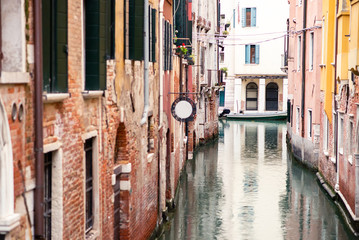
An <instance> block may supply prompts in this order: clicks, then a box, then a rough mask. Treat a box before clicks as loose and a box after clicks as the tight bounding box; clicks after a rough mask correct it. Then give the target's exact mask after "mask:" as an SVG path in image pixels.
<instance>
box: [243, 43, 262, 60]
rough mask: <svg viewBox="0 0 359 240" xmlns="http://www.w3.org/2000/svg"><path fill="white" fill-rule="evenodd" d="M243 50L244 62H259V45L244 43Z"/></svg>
mask: <svg viewBox="0 0 359 240" xmlns="http://www.w3.org/2000/svg"><path fill="white" fill-rule="evenodd" d="M245 51H246V53H245V55H246V56H245V63H246V64H259V45H246V46H245Z"/></svg>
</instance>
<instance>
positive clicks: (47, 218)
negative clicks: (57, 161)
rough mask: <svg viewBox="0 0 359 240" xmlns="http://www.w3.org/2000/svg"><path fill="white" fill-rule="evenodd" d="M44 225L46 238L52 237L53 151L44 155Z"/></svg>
mask: <svg viewBox="0 0 359 240" xmlns="http://www.w3.org/2000/svg"><path fill="white" fill-rule="evenodd" d="M44 169H45V174H44V180H45V181H44V225H45V239H51V219H52V214H51V210H52V205H51V202H52V152H49V153H46V154H45V156H44Z"/></svg>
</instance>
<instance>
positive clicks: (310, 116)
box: [307, 109, 313, 139]
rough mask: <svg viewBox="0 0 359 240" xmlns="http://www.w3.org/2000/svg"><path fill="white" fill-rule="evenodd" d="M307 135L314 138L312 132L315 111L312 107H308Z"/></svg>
mask: <svg viewBox="0 0 359 240" xmlns="http://www.w3.org/2000/svg"><path fill="white" fill-rule="evenodd" d="M307 121H308V122H307V126H308V127H307V137H308V138H309V139H312V137H313V136H312V132H313V111H312V109H308V119H307Z"/></svg>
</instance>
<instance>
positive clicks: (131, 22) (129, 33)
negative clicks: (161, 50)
mask: <svg viewBox="0 0 359 240" xmlns="http://www.w3.org/2000/svg"><path fill="white" fill-rule="evenodd" d="M124 8H125V19H124V21H125V58H126V59H132V60H143V59H144V55H143V51H144V40H143V38H144V35H143V32H144V0H125V6H124ZM148 16H149V19H148V21H149V29H148V32H149V43H148V44H149V60H150V61H151V62H155V61H156V42H157V39H156V16H157V10H156V9H154V8H152V7H150V6H149V8H148Z"/></svg>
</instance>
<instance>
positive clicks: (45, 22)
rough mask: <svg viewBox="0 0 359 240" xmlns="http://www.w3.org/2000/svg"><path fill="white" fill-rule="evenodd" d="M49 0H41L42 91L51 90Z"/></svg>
mask: <svg viewBox="0 0 359 240" xmlns="http://www.w3.org/2000/svg"><path fill="white" fill-rule="evenodd" d="M51 9H52V8H51V1H48V0H43V1H42V47H43V50H42V58H43V91H45V92H51V86H50V83H51V80H50V79H51V78H52V76H51V62H52V61H51V15H52V14H51Z"/></svg>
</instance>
